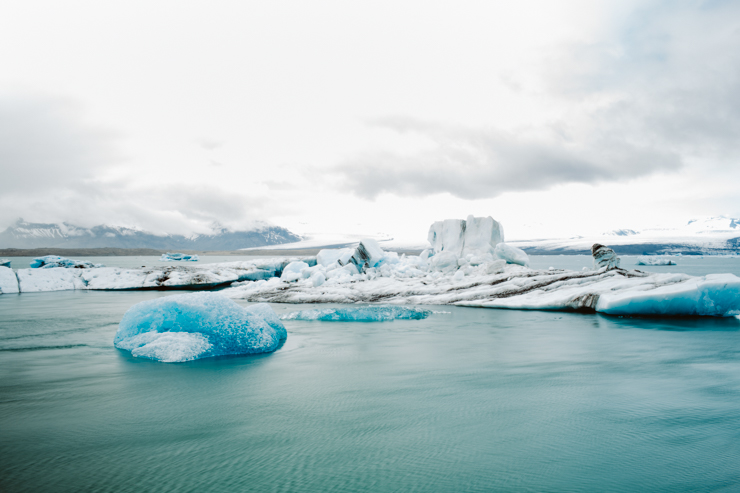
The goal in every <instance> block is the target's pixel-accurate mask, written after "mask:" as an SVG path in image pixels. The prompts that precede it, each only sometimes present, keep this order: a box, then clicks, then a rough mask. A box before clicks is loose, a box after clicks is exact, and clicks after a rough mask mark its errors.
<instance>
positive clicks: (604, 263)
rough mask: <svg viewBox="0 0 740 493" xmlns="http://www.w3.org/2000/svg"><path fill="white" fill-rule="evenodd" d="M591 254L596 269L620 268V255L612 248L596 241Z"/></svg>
mask: <svg viewBox="0 0 740 493" xmlns="http://www.w3.org/2000/svg"><path fill="white" fill-rule="evenodd" d="M591 255H592V256H593V258H594V269H596V270H598V269H602V268H606V269H607V270H609V269H618V268H619V257H617V254H616V253H614V250H612V249H611V248H609V247H607V246H604V245H601V244H599V243H594V245H593V246H592V247H591Z"/></svg>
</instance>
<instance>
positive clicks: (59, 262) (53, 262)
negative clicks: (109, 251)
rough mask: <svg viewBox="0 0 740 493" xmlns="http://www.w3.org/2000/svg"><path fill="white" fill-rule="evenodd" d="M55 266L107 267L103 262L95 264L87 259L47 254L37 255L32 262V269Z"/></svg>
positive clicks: (79, 267) (78, 267)
mask: <svg viewBox="0 0 740 493" xmlns="http://www.w3.org/2000/svg"><path fill="white" fill-rule="evenodd" d="M54 267H64V268H66V269H92V268H93V267H105V266H104V265H103V264H94V263H92V262H88V261H87V260H72V259H68V258H65V257H60V256H59V255H46V256H44V257H36V258H35V259H33V261H32V262H31V268H32V269H52V268H54Z"/></svg>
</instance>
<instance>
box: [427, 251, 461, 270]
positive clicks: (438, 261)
mask: <svg viewBox="0 0 740 493" xmlns="http://www.w3.org/2000/svg"><path fill="white" fill-rule="evenodd" d="M457 267H458V265H457V255H456V254H455V253H454V252H444V251H443V252H439V253H437V254H436V255H434V256H433V257H432V269H433V270H436V271H439V272H453V271H455V270H457Z"/></svg>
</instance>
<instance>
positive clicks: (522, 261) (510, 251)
mask: <svg viewBox="0 0 740 493" xmlns="http://www.w3.org/2000/svg"><path fill="white" fill-rule="evenodd" d="M493 253H495V254H496V256H497V257H498V258H500V259H501V260H506V263H507V264H517V265H523V266H525V267H529V256H528V255H527V254H526V253H525V252H524V250H521V249H519V248H517V247H513V246H511V245H507V244H506V243H499V244H498V245H496V248H495V250H494V252H493Z"/></svg>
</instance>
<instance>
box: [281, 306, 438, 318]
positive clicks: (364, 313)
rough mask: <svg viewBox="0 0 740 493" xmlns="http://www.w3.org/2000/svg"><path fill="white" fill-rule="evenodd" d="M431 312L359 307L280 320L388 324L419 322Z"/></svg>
mask: <svg viewBox="0 0 740 493" xmlns="http://www.w3.org/2000/svg"><path fill="white" fill-rule="evenodd" d="M431 313H432V312H431V311H429V310H424V309H422V308H415V307H407V306H374V305H370V306H361V307H352V308H321V309H315V310H301V311H297V312H291V313H286V314H284V315H281V316H280V319H281V320H318V321H322V322H388V321H390V320H421V319H424V318H427V317H428V316H429V315H430V314H431Z"/></svg>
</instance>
